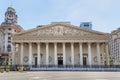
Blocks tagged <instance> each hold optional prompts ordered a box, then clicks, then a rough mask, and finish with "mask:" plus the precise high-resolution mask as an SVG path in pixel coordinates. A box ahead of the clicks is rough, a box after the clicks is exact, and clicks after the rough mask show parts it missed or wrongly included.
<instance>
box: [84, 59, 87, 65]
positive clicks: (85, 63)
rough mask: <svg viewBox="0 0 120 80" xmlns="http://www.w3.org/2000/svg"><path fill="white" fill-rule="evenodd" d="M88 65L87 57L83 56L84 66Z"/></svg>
mask: <svg viewBox="0 0 120 80" xmlns="http://www.w3.org/2000/svg"><path fill="white" fill-rule="evenodd" d="M86 65H87V57H83V66H86Z"/></svg>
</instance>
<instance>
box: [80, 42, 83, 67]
mask: <svg viewBox="0 0 120 80" xmlns="http://www.w3.org/2000/svg"><path fill="white" fill-rule="evenodd" d="M79 54H80V65H81V66H83V51H82V43H79Z"/></svg>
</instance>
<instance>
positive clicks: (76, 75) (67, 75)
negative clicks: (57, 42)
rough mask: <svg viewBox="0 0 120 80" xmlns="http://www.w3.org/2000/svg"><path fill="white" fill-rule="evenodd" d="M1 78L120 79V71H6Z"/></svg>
mask: <svg viewBox="0 0 120 80" xmlns="http://www.w3.org/2000/svg"><path fill="white" fill-rule="evenodd" d="M0 80H120V72H69V71H63V72H62V71H60V72H57V71H45V72H44V71H36V72H35V71H34V72H8V73H7V72H4V73H0Z"/></svg>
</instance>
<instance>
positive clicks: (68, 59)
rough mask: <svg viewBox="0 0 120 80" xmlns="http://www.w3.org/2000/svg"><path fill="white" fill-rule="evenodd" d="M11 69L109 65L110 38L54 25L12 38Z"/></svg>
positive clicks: (97, 33) (80, 29)
mask: <svg viewBox="0 0 120 80" xmlns="http://www.w3.org/2000/svg"><path fill="white" fill-rule="evenodd" d="M12 37H13V40H12V41H13V52H12V64H13V65H30V66H31V65H36V66H41V65H56V66H59V65H63V66H66V65H72V66H74V65H81V66H83V65H85V66H87V65H104V64H105V61H106V64H107V65H109V49H108V39H109V34H107V33H103V32H98V31H94V30H88V29H84V28H80V27H78V26H74V25H71V24H68V23H63V22H56V23H51V24H48V25H44V26H38V27H37V28H34V29H31V30H27V31H23V32H21V33H17V34H14V35H13V36H12Z"/></svg>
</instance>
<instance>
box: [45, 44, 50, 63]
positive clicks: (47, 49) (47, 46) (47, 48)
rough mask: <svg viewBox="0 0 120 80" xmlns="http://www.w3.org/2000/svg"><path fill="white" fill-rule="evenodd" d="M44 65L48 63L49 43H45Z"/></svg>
mask: <svg viewBox="0 0 120 80" xmlns="http://www.w3.org/2000/svg"><path fill="white" fill-rule="evenodd" d="M46 65H49V43H46Z"/></svg>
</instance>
